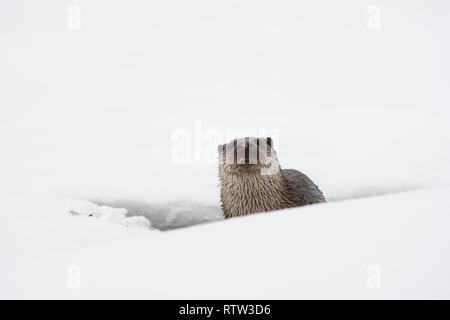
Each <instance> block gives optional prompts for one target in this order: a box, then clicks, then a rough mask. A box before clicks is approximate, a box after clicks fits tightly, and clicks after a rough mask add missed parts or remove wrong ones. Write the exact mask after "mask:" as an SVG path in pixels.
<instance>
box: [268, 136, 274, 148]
mask: <svg viewBox="0 0 450 320" xmlns="http://www.w3.org/2000/svg"><path fill="white" fill-rule="evenodd" d="M266 143H267V145H268V146H269V147H271V148H272V147H273V146H272V143H273V142H272V138H271V137H267V139H266Z"/></svg>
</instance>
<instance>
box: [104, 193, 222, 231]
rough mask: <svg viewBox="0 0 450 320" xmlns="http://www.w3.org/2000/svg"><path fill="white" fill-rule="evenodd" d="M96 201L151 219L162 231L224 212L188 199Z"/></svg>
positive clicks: (220, 216) (186, 225)
mask: <svg viewBox="0 0 450 320" xmlns="http://www.w3.org/2000/svg"><path fill="white" fill-rule="evenodd" d="M96 203H97V204H99V205H107V206H110V207H115V208H124V209H126V210H127V216H128V217H134V216H138V217H139V216H140V217H145V218H147V219H148V220H149V221H150V223H151V226H152V228H155V229H158V230H161V231H167V230H171V229H177V228H183V227H189V226H193V225H196V224H202V223H207V222H212V221H217V220H222V219H223V214H222V211H221V210H220V208H219V207H216V206H206V205H202V204H199V203H193V202H188V201H179V202H169V203H161V204H150V203H145V202H140V201H130V200H118V201H113V202H106V203H105V202H102V201H96Z"/></svg>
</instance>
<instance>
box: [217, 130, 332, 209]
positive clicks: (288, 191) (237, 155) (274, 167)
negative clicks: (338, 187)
mask: <svg viewBox="0 0 450 320" xmlns="http://www.w3.org/2000/svg"><path fill="white" fill-rule="evenodd" d="M218 152H219V180H220V199H221V202H222V211H223V213H224V216H225V218H231V217H238V216H244V215H249V214H252V213H259V212H265V211H273V210H279V209H285V208H293V207H300V206H304V205H308V204H313V203H320V202H325V201H326V200H325V197H324V195H323V193H322V192H321V191H320V190H319V188H318V186H317V185H316V184H315V183H314V182H312V181H311V179H309V178H308V177H307V176H306V175H304V174H303V173H301V172H300V171H297V170H294V169H281V166H280V164H279V162H278V158H277V154H276V152H275V150H274V148H273V141H272V138H270V137H268V138H254V137H245V138H240V139H234V140H232V141H231V142H229V143H226V144H223V145H219V146H218Z"/></svg>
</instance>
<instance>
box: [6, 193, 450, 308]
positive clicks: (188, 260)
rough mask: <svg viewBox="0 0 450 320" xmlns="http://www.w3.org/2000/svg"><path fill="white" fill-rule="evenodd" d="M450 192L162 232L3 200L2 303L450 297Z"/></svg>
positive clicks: (56, 205)
mask: <svg viewBox="0 0 450 320" xmlns="http://www.w3.org/2000/svg"><path fill="white" fill-rule="evenodd" d="M449 192H450V189H448V188H443V189H429V190H420V191H412V192H405V193H401V194H395V195H387V196H381V197H373V198H367V199H360V200H352V201H342V202H335V203H327V204H323V205H314V206H309V207H303V208H295V209H288V210H283V211H280V212H271V213H265V214H258V215H252V216H248V217H244V218H236V219H231V220H226V221H221V222H216V223H210V224H204V225H200V226H196V227H191V228H184V229H179V230H175V231H167V232H158V231H155V230H151V229H149V224H148V222H146V220H145V219H144V218H142V219H139V220H134V219H135V218H133V220H132V221H133V223H127V220H128V219H129V218H125V217H124V211H123V210H120V209H112V208H106V207H99V206H96V205H92V204H87V203H85V202H78V201H67V200H51V199H49V200H47V201H45V202H42V201H40V202H36V201H31V200H30V199H28V200H27V201H26V202H25V201H23V200H24V199H9V200H6V199H2V202H1V211H0V213H1V219H2V224H0V228H1V231H0V232H1V233H0V234H1V236H2V240H4V239H6V240H7V241H1V242H0V251H1V255H2V261H1V263H0V274H1V291H0V296H1V297H2V298H224V299H227V298H375V299H378V298H449V297H450V272H449V270H450V258H449V255H448V252H450V241H448V230H449V228H450V215H449V211H448V210H449V209H448V208H450V197H449ZM80 208H81V209H80ZM73 212H78V214H73ZM91 214H93V216H91ZM128 222H129V220H128ZM74 270H75V271H74ZM74 279H75V280H74ZM74 281H75V282H74ZM74 283H75V285H74Z"/></svg>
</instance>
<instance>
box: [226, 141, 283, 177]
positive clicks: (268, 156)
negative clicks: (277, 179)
mask: <svg viewBox="0 0 450 320" xmlns="http://www.w3.org/2000/svg"><path fill="white" fill-rule="evenodd" d="M218 152H219V170H220V171H221V172H222V173H223V174H227V175H248V174H256V175H272V174H275V173H277V172H279V170H280V165H279V163H278V159H277V154H276V152H275V150H274V149H273V141H272V138H270V137H269V138H254V137H246V138H240V139H234V140H232V141H230V142H229V143H226V144H223V145H219V146H218Z"/></svg>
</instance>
